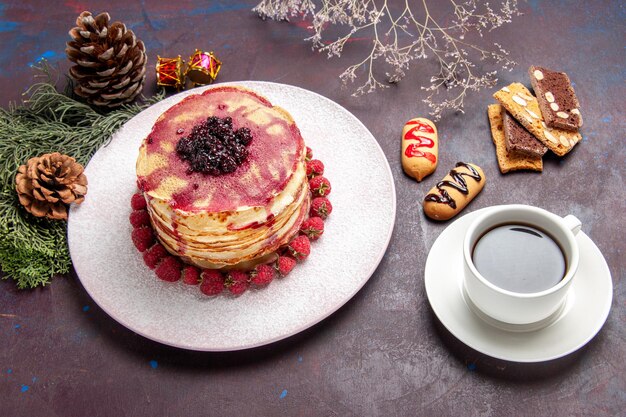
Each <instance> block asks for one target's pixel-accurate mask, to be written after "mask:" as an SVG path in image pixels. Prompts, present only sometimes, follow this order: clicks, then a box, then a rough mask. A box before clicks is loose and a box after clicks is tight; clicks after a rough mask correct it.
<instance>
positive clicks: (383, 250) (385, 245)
mask: <svg viewBox="0 0 626 417" xmlns="http://www.w3.org/2000/svg"><path fill="white" fill-rule="evenodd" d="M228 85H243V86H244V87H248V88H251V89H254V88H255V87H254V86H255V85H267V86H275V87H277V88H287V89H294V90H296V91H298V92H299V93H300V94H309V95H314V96H316V97H317V98H318V99H321V100H323V101H325V102H326V103H327V104H329V105H330V106H333V107H335V108H337V110H340V111H343V112H344V114H345V115H346V116H347V117H349V118H351V119H352V120H353V122H354V123H356V124H357V125H358V126H360V128H361V129H363V130H364V131H366V132H367V133H368V134H369V136H370V138H371V139H372V144H373V145H374V146H375V149H376V150H377V152H378V153H379V156H380V157H382V162H383V163H382V165H383V166H384V171H385V172H386V173H387V176H388V180H389V181H388V185H389V191H390V196H391V199H390V203H391V210H390V212H389V218H390V221H391V222H390V227H389V228H388V230H387V236H385V237H384V241H383V242H384V243H383V245H381V246H380V250H379V253H377V254H376V256H375V257H372V259H374V262H372V263H371V265H370V268H369V270H367V271H363V276H364V278H363V279H362V280H361V281H360V282H359V285H356V286H355V287H354V288H353V291H352V292H351V293H350V294H347V295H346V296H345V297H343V298H342V299H340V300H339V301H338V302H337V303H336V304H335V305H333V306H332V307H329V308H327V309H326V310H325V311H324V312H323V313H322V314H320V315H318V316H316V317H315V318H314V319H313V320H310V321H307V322H306V323H301V324H300V325H298V326H297V327H296V328H294V329H293V330H291V331H289V332H286V333H284V334H280V335H277V336H274V337H272V338H268V339H263V340H259V341H257V342H253V343H247V344H239V345H237V346H231V347H228V348H224V347H210V346H192V345H189V344H185V343H177V342H176V340H166V339H165V338H160V337H158V336H155V335H151V334H149V333H148V332H145V331H143V329H141V328H138V326H135V325H133V324H132V323H131V322H129V321H128V320H126V318H125V317H120V316H119V315H117V314H115V313H113V314H112V312H111V310H110V309H109V308H108V307H109V306H105V305H103V304H102V303H101V302H100V301H102V300H99V299H98V298H97V297H94V294H93V293H92V290H93V288H91V289H90V288H89V286H87V285H85V283H84V281H83V279H82V278H81V277H80V274H79V273H78V271H77V270H76V268H75V266H74V262H72V269H73V271H74V273H75V275H76V277H77V278H78V279H79V281H80V283H81V286H82V287H83V288H84V289H85V291H86V292H87V294H88V295H89V297H90V298H91V299H92V300H93V301H94V302H95V303H96V304H97V305H98V307H100V308H101V309H102V310H103V311H104V312H105V313H106V314H107V315H108V316H109V317H110V318H112V319H113V320H115V321H116V322H118V323H119V324H121V325H122V326H124V327H125V328H127V329H129V330H130V331H132V332H134V333H136V334H139V335H141V336H143V337H145V338H147V339H149V340H152V341H155V342H158V343H161V344H164V345H167V346H172V347H175V348H180V349H187V350H193V351H201V352H230V351H240V350H247V349H253V348H256V347H260V346H266V345H270V344H273V343H276V342H278V341H281V340H285V339H288V338H290V337H292V336H295V335H297V334H299V333H301V332H303V331H305V330H307V329H309V328H311V327H313V326H315V325H317V324H318V323H320V322H322V321H323V320H325V319H326V318H328V317H329V316H331V315H332V314H334V313H335V312H337V311H338V310H339V309H340V308H342V307H343V306H344V305H346V304H347V303H348V302H349V301H350V300H352V299H353V298H354V296H355V295H356V294H357V293H358V292H359V291H360V290H361V289H362V288H363V287H364V286H365V284H366V283H367V282H369V280H370V278H371V277H372V275H373V274H374V273H375V272H376V269H378V267H379V266H380V263H381V261H382V259H383V258H384V256H385V254H386V253H387V249H388V247H389V243H390V242H391V238H392V236H393V232H394V230H395V223H396V216H397V195H396V187H395V182H394V177H393V172H392V171H391V167H390V165H389V160H388V159H387V156H386V155H385V153H384V151H383V149H382V147H381V146H380V143H379V142H378V140H377V139H376V137H375V136H374V135H373V134H372V133H371V131H370V130H369V129H368V128H367V127H366V126H365V125H364V124H363V122H361V120H360V119H359V118H357V117H356V116H355V115H354V114H353V113H352V112H350V111H349V110H348V109H346V108H345V107H343V106H342V105H341V104H339V103H337V102H335V101H333V100H331V99H329V98H327V97H325V96H323V95H321V94H319V93H316V92H314V91H310V90H307V89H305V88H302V87H299V86H295V85H291V84H284V83H276V82H271V81H255V80H242V81H229V82H223V83H218V84H212V85H209V86H204V87H200V88H196V89H193V90H187V91H183V92H180V93H177V94H174V95H172V96H170V97H167V98H165V99H164V100H162V101H160V102H158V103H156V104H155V105H163V106H164V110H163V111H166V110H167V109H168V108H170V107H171V106H173V105H175V104H176V103H178V102H179V101H180V100H182V99H184V98H185V97H187V96H190V95H194V94H201V93H202V92H204V91H206V90H209V89H212V88H219V87H221V86H228ZM165 102H167V103H168V105H167V107H165V105H164V104H163V103H165ZM153 106H154V105H153ZM150 108H152V106H150V107H149V108H148V109H150ZM148 109H145V110H143V111H141V112H140V113H138V114H136V115H135V116H133V117H132V118H131V119H129V120H128V121H126V122H125V123H124V124H123V125H122V126H121V127H120V129H118V130H117V131H116V132H115V133H114V134H113V135H112V136H111V139H110V141H109V142H108V143H111V142H113V141H114V140H115V139H116V136H118V135H119V134H120V132H121V131H122V130H123V128H124V127H125V126H126V124H128V123H130V122H131V121H133V120H135V119H136V118H138V117H141V115H142V113H144V112H145V111H146V110H148ZM288 111H289V110H288ZM100 149H102V148H100ZM100 149H99V150H98V151H96V152H95V153H94V155H93V156H92V158H90V161H89V163H87V165H86V166H85V169H87V168H88V166H89V164H90V163H91V160H92V159H93V158H94V157H95V156H96V155H97V154H98V152H100ZM74 210H76V206H75V205H72V207H71V208H70V216H69V218H68V228H67V239H68V247H69V252H70V257H71V255H72V247H73V244H72V242H73V239H72V237H71V236H72V234H71V230H70V229H71V224H72V220H71V219H72V217H73V216H72V215H71V213H72V212H73V211H74Z"/></svg>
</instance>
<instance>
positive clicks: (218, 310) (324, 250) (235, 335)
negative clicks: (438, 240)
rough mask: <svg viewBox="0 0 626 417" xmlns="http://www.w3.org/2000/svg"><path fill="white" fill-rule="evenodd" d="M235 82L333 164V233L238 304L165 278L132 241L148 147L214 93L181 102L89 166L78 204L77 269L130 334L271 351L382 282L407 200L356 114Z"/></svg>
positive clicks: (329, 224) (329, 167)
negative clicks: (374, 281) (159, 131)
mask: <svg viewBox="0 0 626 417" xmlns="http://www.w3.org/2000/svg"><path fill="white" fill-rule="evenodd" d="M226 84H227V83H222V84H219V85H220V86H221V85H226ZM228 84H238V85H243V86H245V87H248V88H251V89H253V90H255V91H257V92H259V93H260V94H262V95H264V96H265V97H267V98H268V99H269V100H270V101H271V102H272V103H273V104H275V105H279V106H281V107H283V108H285V109H287V110H288V111H289V112H290V113H291V114H292V116H293V118H294V120H295V121H296V123H297V124H298V127H299V128H300V130H301V132H302V136H303V137H304V139H305V141H306V143H307V145H308V146H309V147H311V148H312V149H313V153H314V157H315V158H316V159H320V160H322V162H324V164H325V166H326V170H325V174H324V175H325V176H326V177H327V178H328V179H329V180H330V181H331V184H332V192H331V194H330V196H329V199H330V200H331V202H332V204H333V212H332V214H331V216H330V217H329V218H328V219H327V221H326V225H325V233H324V236H323V237H322V238H321V239H320V240H318V241H317V242H314V243H313V244H312V251H311V255H310V256H309V258H308V259H307V260H306V261H305V262H304V263H302V264H299V265H298V266H296V268H295V269H294V270H293V271H292V273H291V274H290V275H289V276H288V277H286V278H285V279H280V280H274V282H272V283H271V285H270V286H269V287H267V288H265V289H262V290H249V291H247V292H246V293H244V294H243V295H242V296H241V297H239V298H235V299H233V298H229V297H226V296H219V297H212V298H210V297H205V296H204V295H202V293H201V292H200V291H199V289H198V288H197V287H191V286H186V285H185V284H183V283H182V282H178V283H167V282H163V281H161V280H159V279H158V278H157V277H156V276H155V275H154V272H153V271H151V270H149V269H148V268H147V267H146V266H145V265H144V264H143V261H142V256H141V254H140V253H139V252H138V251H137V250H136V249H135V247H134V246H133V244H132V241H131V237H130V235H131V226H130V224H129V221H128V216H129V214H130V212H131V209H130V198H131V195H132V194H133V193H134V192H136V185H135V178H136V177H135V160H136V158H137V154H138V149H139V145H140V143H141V140H142V139H143V138H144V137H145V136H146V135H147V134H148V133H149V132H150V129H151V128H152V125H153V124H154V122H155V121H156V119H157V117H158V116H159V115H161V113H163V112H164V111H165V110H166V109H168V108H169V107H170V106H172V105H174V104H175V103H177V102H178V101H180V100H181V99H182V98H183V97H185V96H187V95H189V94H196V93H199V92H201V91H203V90H204V89H195V90H191V91H186V92H183V93H180V94H177V95H176V96H173V97H170V98H168V99H166V100H164V101H163V102H161V103H158V104H156V105H154V106H152V107H151V108H149V109H147V110H146V111H144V112H142V113H141V114H139V115H137V116H136V117H135V118H133V119H132V120H130V121H129V122H128V123H126V125H125V126H124V127H123V128H122V129H120V131H118V132H117V133H116V134H115V135H114V137H113V139H112V141H111V143H110V144H109V145H108V146H106V147H104V148H102V149H100V150H99V151H98V152H97V153H96V154H95V155H94V157H93V159H92V160H91V161H90V162H89V165H88V166H87V168H86V175H87V178H88V180H89V190H88V194H87V198H86V200H85V202H84V203H83V204H82V205H80V206H75V207H72V209H71V210H70V217H69V222H68V240H69V248H70V253H71V256H72V262H73V264H74V268H75V270H76V273H77V275H78V277H79V278H80V280H81V282H82V284H83V286H84V287H85V289H86V290H87V292H88V293H89V295H90V296H91V297H92V298H93V299H94V301H95V302H96V303H97V304H98V305H99V306H100V307H101V308H102V309H103V310H104V311H105V312H107V313H108V314H109V315H110V316H111V317H113V318H114V319H115V320H117V321H118V322H120V323H121V324H122V325H124V326H126V327H128V328H129V329H131V330H133V331H135V332H137V333H139V334H141V335H143V336H145V337H147V338H150V339H152V340H155V341H158V342H161V343H164V344H168V345H172V346H177V347H182V348H186V349H193V350H203V351H228V350H238V349H246V348H251V347H255V346H261V345H264V344H267V343H271V342H274V341H277V340H280V339H283V338H286V337H288V336H291V335H293V334H296V333H298V332H300V331H302V330H304V329H307V328H308V327H310V326H312V325H314V324H316V323H317V322H319V321H320V320H322V319H324V318H325V317H328V316H329V315H330V314H332V313H333V312H335V311H336V310H337V309H339V308H340V307H341V306H342V305H344V304H345V303H346V302H347V301H348V300H350V299H351V298H352V297H353V296H354V295H355V294H356V293H357V291H359V289H360V288H361V287H362V286H363V285H364V284H365V283H366V282H367V280H368V279H369V277H370V276H371V275H372V274H373V273H374V270H375V269H376V267H377V266H378V264H379V262H380V260H381V259H382V257H383V255H384V254H385V251H386V249H387V245H388V244H389V239H390V238H391V233H392V231H393V225H394V221H395V212H396V196H395V189H394V183H393V177H392V175H391V170H390V169H389V164H388V162H387V159H386V158H385V156H384V154H383V152H382V150H381V148H380V146H379V145H378V143H377V142H376V140H375V139H374V137H373V136H372V134H371V133H370V132H369V131H368V130H367V128H366V127H365V126H363V124H362V123H361V122H360V121H359V120H358V119H357V118H356V117H354V116H353V115H352V114H351V113H350V112H348V111H347V110H346V109H344V108H343V107H341V106H339V105H338V104H336V103H334V102H332V101H331V100H328V99H327V98H325V97H322V96H320V95H318V94H315V93H313V92H310V91H307V90H303V89H301V88H298V87H293V86H288V85H284V84H275V83H269V82H257V81H245V82H238V83H228ZM208 88H211V87H208Z"/></svg>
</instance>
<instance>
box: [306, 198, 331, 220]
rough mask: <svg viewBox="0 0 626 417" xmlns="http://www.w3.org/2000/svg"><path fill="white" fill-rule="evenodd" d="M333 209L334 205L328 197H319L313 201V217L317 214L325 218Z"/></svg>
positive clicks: (311, 212) (311, 213)
mask: <svg viewBox="0 0 626 417" xmlns="http://www.w3.org/2000/svg"><path fill="white" fill-rule="evenodd" d="M332 211H333V206H332V204H330V201H328V199H327V198H326V197H317V198H314V199H313V201H311V211H310V215H311V217H314V216H317V217H320V218H321V219H322V220H325V219H326V218H327V217H328V215H329V214H330V213H331V212H332Z"/></svg>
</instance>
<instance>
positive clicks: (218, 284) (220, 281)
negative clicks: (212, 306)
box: [200, 269, 224, 295]
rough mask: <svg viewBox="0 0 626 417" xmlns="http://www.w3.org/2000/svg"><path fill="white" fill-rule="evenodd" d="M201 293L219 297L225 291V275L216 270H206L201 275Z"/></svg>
mask: <svg viewBox="0 0 626 417" xmlns="http://www.w3.org/2000/svg"><path fill="white" fill-rule="evenodd" d="M200 277H201V278H202V283H201V284H200V291H202V294H204V295H218V294H221V292H222V291H224V275H222V273H221V272H220V271H218V270H216V269H205V270H204V271H202V274H201V275H200Z"/></svg>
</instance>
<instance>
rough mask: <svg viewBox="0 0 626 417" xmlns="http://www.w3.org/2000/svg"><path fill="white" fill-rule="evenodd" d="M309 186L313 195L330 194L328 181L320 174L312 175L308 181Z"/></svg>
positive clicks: (323, 195) (322, 195)
mask: <svg viewBox="0 0 626 417" xmlns="http://www.w3.org/2000/svg"><path fill="white" fill-rule="evenodd" d="M309 187H310V188H311V192H312V193H313V196H314V197H325V196H327V195H328V194H330V190H331V187H330V182H329V181H328V180H327V179H326V178H325V177H322V176H319V177H313V178H312V179H311V180H310V181H309Z"/></svg>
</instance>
